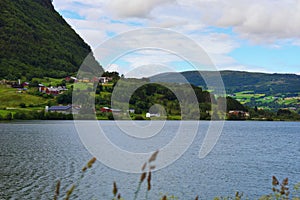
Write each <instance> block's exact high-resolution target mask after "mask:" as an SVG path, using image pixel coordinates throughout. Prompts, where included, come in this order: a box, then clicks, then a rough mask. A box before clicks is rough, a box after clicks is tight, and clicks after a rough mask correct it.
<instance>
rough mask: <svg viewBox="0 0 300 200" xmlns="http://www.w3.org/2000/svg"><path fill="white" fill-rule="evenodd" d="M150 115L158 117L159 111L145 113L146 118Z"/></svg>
mask: <svg viewBox="0 0 300 200" xmlns="http://www.w3.org/2000/svg"><path fill="white" fill-rule="evenodd" d="M150 117H160V114H159V113H146V118H150Z"/></svg>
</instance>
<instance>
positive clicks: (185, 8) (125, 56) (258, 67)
mask: <svg viewBox="0 0 300 200" xmlns="http://www.w3.org/2000/svg"><path fill="white" fill-rule="evenodd" d="M53 4H54V7H55V9H56V10H57V11H58V12H59V13H60V14H61V15H62V16H63V17H64V19H65V20H66V21H67V22H68V23H69V24H70V25H71V27H72V28H73V29H74V30H75V31H76V32H77V33H78V34H79V35H80V36H81V37H82V38H83V39H84V40H85V41H86V42H87V43H88V44H89V45H90V46H91V47H92V49H93V51H94V52H95V56H96V58H97V60H99V62H100V63H101V64H103V63H104V66H103V67H104V68H105V69H107V70H109V71H115V70H116V71H119V72H120V73H121V74H127V75H128V76H132V77H134V76H135V77H138V76H140V77H142V76H147V75H152V74H154V73H155V72H158V71H159V72H164V71H167V70H168V69H169V70H170V69H171V71H187V70H193V69H195V68H197V69H200V68H198V67H195V66H194V65H191V63H190V62H188V61H189V60H187V59H186V57H184V56H182V54H181V53H180V52H182V48H183V49H185V51H186V52H189V53H190V54H193V53H194V52H193V51H194V50H195V51H196V50H199V47H200V48H201V49H202V50H203V52H202V51H201V50H200V52H201V53H206V54H207V55H208V57H209V58H210V60H211V63H212V64H213V65H214V67H213V68H215V69H217V70H239V71H250V72H266V73H296V74H300V0H284V1H282V0H259V1H258V0H231V1H223V0H54V1H53ZM150 27H151V28H160V29H161V30H162V31H155V35H154V32H151V31H150V32H151V33H149V31H144V32H141V31H135V30H141V29H147V28H150ZM156 30H157V29H156ZM128 31H129V32H130V34H126V33H128ZM168 32H169V33H170V34H169V33H168ZM180 35H182V37H180ZM110 40H114V41H115V42H116V44H113V47H111V48H116V49H119V50H120V49H121V50H120V51H118V53H120V54H122V56H119V57H118V58H116V59H114V60H109V61H108V60H107V61H105V58H107V57H109V56H108V53H109V51H108V50H106V52H105V53H103V50H104V48H103V47H105V48H106V49H109V48H110V47H109V45H112V43H111V42H110ZM125 40H126V42H125ZM129 40H130V41H131V44H130V45H132V43H134V42H138V43H139V45H136V46H134V45H133V46H130V48H129V47H124V46H126V45H129V44H128V43H129V42H128V41H129ZM142 40H143V41H145V43H143V42H141V41H142ZM189 40H191V41H193V42H195V43H196V44H197V45H198V47H197V48H196V47H195V48H194V49H193V48H190V47H187V46H186V45H185V44H190V45H191V46H193V44H192V43H189ZM149 41H151V42H149ZM118 45H119V46H118ZM143 45H144V46H143ZM147 45H148V46H147ZM120 46H122V48H121V47H120ZM123 47H124V48H123ZM133 47H139V48H136V50H135V51H131V52H127V51H126V50H128V49H131V50H132V49H133ZM142 47H143V48H142ZM148 47H153V48H152V49H149V48H148ZM162 47H164V48H169V49H164V48H163V49H162ZM180 48H181V49H180ZM110 50H111V49H110ZM177 50H178V51H177ZM104 51H105V50H104ZM122 51H123V52H122ZM97 52H100V53H99V54H98V53H97ZM101 52H102V53H101ZM192 57H193V56H192ZM192 63H193V62H192ZM156 67H157V68H156ZM143 69H148V71H147V70H146V71H147V72H145V70H143ZM153 69H154V70H153ZM130 74H131V75H130Z"/></svg>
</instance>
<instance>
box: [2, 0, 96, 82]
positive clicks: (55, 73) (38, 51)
mask: <svg viewBox="0 0 300 200" xmlns="http://www.w3.org/2000/svg"><path fill="white" fill-rule="evenodd" d="M90 51H91V49H90V47H89V46H88V45H87V44H86V43H85V42H84V41H83V40H82V39H81V37H80V36H79V35H78V34H77V33H76V32H75V31H74V30H73V29H72V28H71V27H70V26H69V25H68V24H67V23H66V21H65V20H64V19H63V18H62V17H61V16H60V14H59V13H58V12H56V11H55V9H54V7H53V5H52V1H51V0H0V79H3V78H5V79H8V80H15V79H16V78H21V77H26V78H27V79H29V80H30V79H31V78H32V77H44V76H48V77H57V78H58V77H64V76H66V75H69V74H70V73H74V72H76V71H77V70H78V68H79V66H80V65H81V63H82V62H83V59H84V58H85V57H86V56H87V55H88V53H90ZM95 62H96V61H95Z"/></svg>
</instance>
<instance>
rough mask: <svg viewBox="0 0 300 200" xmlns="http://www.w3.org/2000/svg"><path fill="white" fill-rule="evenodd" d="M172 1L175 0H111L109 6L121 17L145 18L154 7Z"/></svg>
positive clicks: (174, 0)
mask: <svg viewBox="0 0 300 200" xmlns="http://www.w3.org/2000/svg"><path fill="white" fill-rule="evenodd" d="M174 2H176V0H143V1H141V0H130V1H128V0H111V1H110V3H109V7H110V8H111V11H112V12H114V13H116V14H117V16H118V17H121V18H127V17H140V18H147V17H148V16H149V15H150V13H151V11H152V10H153V9H155V8H156V7H159V6H161V5H164V4H169V3H174Z"/></svg>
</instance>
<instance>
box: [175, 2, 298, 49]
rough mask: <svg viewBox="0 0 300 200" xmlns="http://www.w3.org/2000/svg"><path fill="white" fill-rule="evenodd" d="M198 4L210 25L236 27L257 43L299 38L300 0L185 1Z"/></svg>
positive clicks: (188, 3)
mask: <svg viewBox="0 0 300 200" xmlns="http://www.w3.org/2000/svg"><path fill="white" fill-rule="evenodd" d="M179 3H180V4H182V5H188V6H197V8H198V11H199V12H200V13H201V16H202V17H201V19H199V20H200V21H202V22H204V23H205V24H206V25H208V26H212V25H213V26H217V27H232V28H233V31H234V32H236V33H237V34H238V35H239V36H240V37H241V38H244V39H248V40H249V41H251V42H254V43H264V44H269V43H273V42H275V41H276V40H282V39H287V38H299V31H300V23H299V22H300V1H298V0H286V1H280V0H261V1H252V0H232V1H221V0H213V1H208V0H203V1H196V0H195V1H187V2H186V1H183V0H179Z"/></svg>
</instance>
